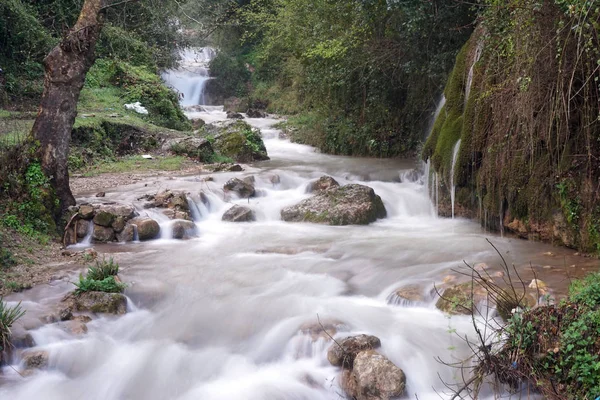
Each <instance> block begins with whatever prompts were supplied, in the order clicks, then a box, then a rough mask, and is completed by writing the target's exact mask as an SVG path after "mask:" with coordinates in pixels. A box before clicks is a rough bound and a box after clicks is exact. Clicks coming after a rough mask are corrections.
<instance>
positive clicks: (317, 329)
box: [300, 320, 344, 342]
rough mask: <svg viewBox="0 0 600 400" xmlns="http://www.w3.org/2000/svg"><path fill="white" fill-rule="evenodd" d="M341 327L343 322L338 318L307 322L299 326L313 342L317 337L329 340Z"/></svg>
mask: <svg viewBox="0 0 600 400" xmlns="http://www.w3.org/2000/svg"><path fill="white" fill-rule="evenodd" d="M342 327H344V323H343V322H342V321H338V320H325V321H322V322H321V323H319V322H307V323H304V324H302V326H300V332H302V333H304V334H306V335H309V336H310V338H311V340H312V341H313V342H316V341H317V340H319V339H324V340H327V341H330V340H331V338H332V337H333V336H334V335H335V334H336V333H337V332H338V330H339V329H340V328H342Z"/></svg>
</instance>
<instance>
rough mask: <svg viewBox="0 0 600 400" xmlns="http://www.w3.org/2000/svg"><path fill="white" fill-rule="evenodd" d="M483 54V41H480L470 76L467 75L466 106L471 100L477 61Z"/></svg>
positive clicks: (476, 48) (470, 69)
mask: <svg viewBox="0 0 600 400" xmlns="http://www.w3.org/2000/svg"><path fill="white" fill-rule="evenodd" d="M482 53H483V41H479V42H478V43H477V46H476V47H475V55H474V58H473V63H472V64H471V68H469V74H468V75H467V84H466V86H465V104H467V101H468V100H469V95H470V94H471V86H472V85H473V71H474V69H475V64H476V63H477V61H479V60H480V59H481V54H482Z"/></svg>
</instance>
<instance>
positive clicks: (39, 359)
mask: <svg viewBox="0 0 600 400" xmlns="http://www.w3.org/2000/svg"><path fill="white" fill-rule="evenodd" d="M49 359H50V356H49V354H48V352H47V351H44V350H38V351H27V352H25V353H24V354H23V365H24V366H25V369H26V370H34V369H44V368H47V367H48V360H49Z"/></svg>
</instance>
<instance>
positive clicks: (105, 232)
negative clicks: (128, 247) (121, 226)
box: [92, 225, 115, 242]
mask: <svg viewBox="0 0 600 400" xmlns="http://www.w3.org/2000/svg"><path fill="white" fill-rule="evenodd" d="M92 237H93V238H94V240H95V241H97V242H112V241H113V240H114V238H115V231H114V230H113V229H112V228H106V227H104V226H100V225H96V226H94V233H93V234H92Z"/></svg>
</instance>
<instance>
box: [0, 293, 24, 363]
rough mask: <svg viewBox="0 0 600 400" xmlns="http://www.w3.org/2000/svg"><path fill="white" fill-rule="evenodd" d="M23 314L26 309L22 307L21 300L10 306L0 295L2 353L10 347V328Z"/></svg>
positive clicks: (0, 351) (0, 349)
mask: <svg viewBox="0 0 600 400" xmlns="http://www.w3.org/2000/svg"><path fill="white" fill-rule="evenodd" d="M23 315H25V310H23V309H22V308H21V303H20V302H19V304H17V305H16V306H14V307H9V306H8V305H7V304H6V303H5V302H4V301H3V299H2V298H1V297H0V353H2V352H4V351H6V350H7V349H8V348H9V346H10V334H11V333H10V328H11V327H12V326H13V324H14V323H15V322H16V321H17V320H18V319H19V318H21V317H22V316H23Z"/></svg>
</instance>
